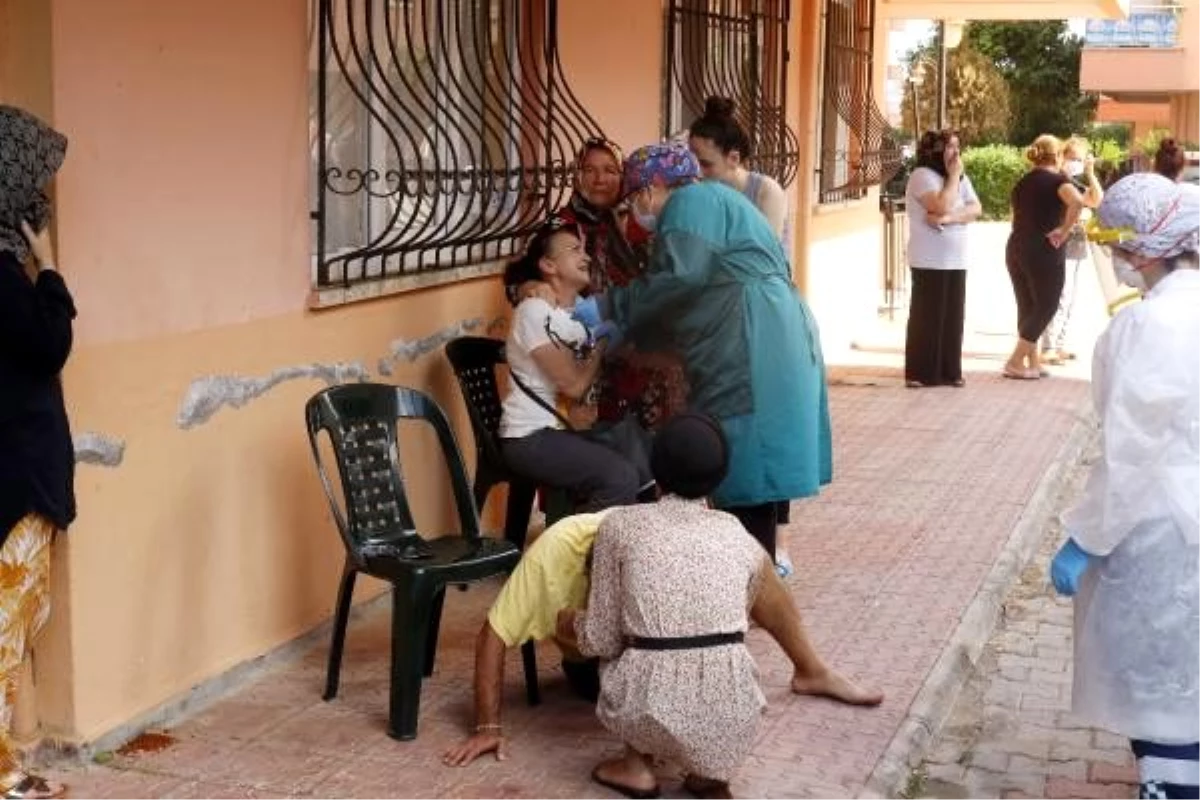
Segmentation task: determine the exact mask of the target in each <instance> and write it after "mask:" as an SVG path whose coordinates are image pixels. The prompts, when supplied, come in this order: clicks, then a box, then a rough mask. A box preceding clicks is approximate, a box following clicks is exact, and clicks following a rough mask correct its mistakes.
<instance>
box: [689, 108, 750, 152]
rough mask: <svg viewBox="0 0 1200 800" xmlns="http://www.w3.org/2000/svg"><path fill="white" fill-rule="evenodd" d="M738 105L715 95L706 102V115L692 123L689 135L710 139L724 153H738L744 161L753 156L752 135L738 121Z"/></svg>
mask: <svg viewBox="0 0 1200 800" xmlns="http://www.w3.org/2000/svg"><path fill="white" fill-rule="evenodd" d="M736 114H737V104H736V103H735V102H734V101H733V100H731V99H730V98H728V97H720V96H718V95H713V96H711V97H709V98H708V99H707V100H705V101H704V113H703V114H702V115H701V116H700V118H699V119H697V120H696V121H695V122H693V123H692V126H691V127H690V128H689V129H688V135H690V136H694V137H696V138H697V139H708V140H710V141H712V143H713V144H715V145H716V146H717V147H718V148H719V149H720V150H721V152H722V153H725V154H727V155H728V154H729V153H731V152H733V151H734V150H736V151H738V154H739V155H741V157H742V160H743V161H748V160H749V159H750V158H751V156H752V153H751V147H750V135H749V134H748V133H746V129H745V128H743V127H742V126H741V123H739V122H738V121H737V118H736Z"/></svg>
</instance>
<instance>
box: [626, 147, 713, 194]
mask: <svg viewBox="0 0 1200 800" xmlns="http://www.w3.org/2000/svg"><path fill="white" fill-rule="evenodd" d="M655 178H658V179H660V180H661V181H662V182H663V184H664V185H665V186H668V187H671V186H680V185H682V184H685V183H693V182H694V181H698V180H700V162H699V161H697V160H696V156H695V154H693V153H692V151H691V150H689V149H688V146H687V145H686V144H683V143H681V142H666V143H664V144H648V145H646V146H645V147H639V148H638V149H637V150H634V151H633V152H632V153H630V154H629V158H627V159H625V178H624V181H623V182H622V187H621V188H622V192H621V194H622V195H623V196H626V197H627V196H629V195H631V194H633V193H634V192H636V191H639V190H641V189H645V188H646V187H647V186H649V185H650V184H652V183H654V179H655Z"/></svg>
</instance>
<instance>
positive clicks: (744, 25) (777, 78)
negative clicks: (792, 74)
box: [663, 0, 800, 186]
mask: <svg viewBox="0 0 1200 800" xmlns="http://www.w3.org/2000/svg"><path fill="white" fill-rule="evenodd" d="M790 9H791V3H790V0H669V2H668V4H667V24H666V39H667V41H666V51H665V52H666V55H667V58H666V59H665V63H666V73H667V75H666V83H665V86H664V95H663V135H664V136H673V135H676V134H677V133H678V132H679V131H680V130H681V129H683V128H685V127H687V126H688V125H690V124H691V123H692V121H693V120H694V119H695V118H696V117H698V116H700V114H701V112H703V110H704V101H705V98H707V97H708V96H709V95H721V96H723V97H729V98H732V99H733V100H735V101H736V102H737V108H738V117H739V121H740V122H741V123H742V124H743V125H744V126H745V128H746V130H747V131H748V132H749V134H750V139H751V142H752V145H753V148H754V157H753V159H752V163H753V165H754V168H755V169H757V170H759V171H761V172H765V173H766V174H768V175H771V176H772V177H774V178H775V179H776V180H778V181H779V182H780V183H781V184H783V185H784V186H787V185H789V184H790V183H791V182H792V181H793V180H794V179H795V177H796V170H797V169H798V165H799V161H800V143H799V140H798V139H797V138H796V134H795V133H794V132H793V131H792V130H791V128H789V127H788V125H787V107H786V105H787V104H786V99H787V69H788V58H789V51H788V47H787V36H788V20H789V16H790Z"/></svg>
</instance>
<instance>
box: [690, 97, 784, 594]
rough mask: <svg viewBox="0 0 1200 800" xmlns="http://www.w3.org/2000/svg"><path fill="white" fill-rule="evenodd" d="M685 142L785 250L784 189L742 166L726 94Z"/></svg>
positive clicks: (744, 155) (712, 100) (746, 150)
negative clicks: (738, 194)
mask: <svg viewBox="0 0 1200 800" xmlns="http://www.w3.org/2000/svg"><path fill="white" fill-rule="evenodd" d="M688 147H690V148H691V151H692V152H693V153H695V155H696V160H697V161H699V162H700V174H701V175H702V176H703V177H704V179H705V180H715V181H721V182H722V183H724V184H726V185H728V186H730V187H732V188H734V189H736V190H738V191H739V192H741V193H742V194H743V195H745V197H746V199H747V200H749V201H750V202H751V203H752V204H753V205H754V207H755V208H757V209H758V210H759V211H761V212H762V215H763V216H764V217H766V218H767V224H769V225H770V226H771V230H772V231H774V232H775V236H776V237H777V238H778V239H779V241H780V243H781V244H782V245H783V246H784V250H785V251H786V250H787V248H788V240H789V239H790V238H791V225H790V224H789V222H790V220H789V217H788V200H787V193H786V192H784V190H783V187H782V186H780V185H779V182H778V181H776V180H775V179H774V178H772V177H771V176H770V175H765V174H763V173H761V172H754V171H752V170H750V169H748V168H747V167H746V163H747V162H748V161H749V160H750V159H751V158H752V145H751V144H750V134H748V133H747V132H746V129H745V128H744V127H742V124H741V123H740V122H738V121H737V104H736V103H735V102H734V101H733V100H731V99H729V98H728V97H719V96H716V95H713V96H711V97H709V98H708V99H707V100H705V101H704V114H702V115H701V116H700V117H699V118H698V119H697V120H696V121H695V122H693V123H692V126H691V128H689V129H688ZM778 512H779V522H780V524H786V523H788V522H789V521H790V520H791V506H790V504H789V503H787V502H783V503H780V504H779V507H778ZM777 535H778V541H777V545H778V548H779V549H778V550H777V552H776V564H777V569H778V571H779V574H780V575H781V576H782V577H785V578H786V577H788V576H789V575H791V574H792V572H794V571H795V567H794V566H793V565H792V559H791V556H790V555H789V553H788V547H787V545H788V542H787V535H786V534H785V533H784V532H783V529H780V531H779V533H778V534H777Z"/></svg>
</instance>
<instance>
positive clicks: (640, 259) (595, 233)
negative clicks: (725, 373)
mask: <svg viewBox="0 0 1200 800" xmlns="http://www.w3.org/2000/svg"><path fill="white" fill-rule="evenodd" d="M624 161H625V160H624V156H623V155H622V153H621V148H620V147H618V146H617V145H616V144H614V143H613V142H610V141H609V140H607V139H604V138H599V137H594V138H591V139H588V140H587V141H585V142H584V143H583V146H582V147H581V148H580V149H579V153H578V155H577V156H576V159H575V191H574V192H573V193H572V194H571V199H570V200H569V201H567V204H566V205H565V206H563V207H562V208H561V209H559V210H558V212H557V214H556V216H558V217H560V218H562V219H564V220H566V221H567V222H569V223H573V224H575V225H577V226H578V227H579V233H580V238H581V239H582V240H583V243H584V249H585V250H586V252H587V254H588V257H589V258H590V259H591V265H590V268H589V269H590V272H591V279H592V282H591V292H592V294H594V295H599V294H603V293H604V292H606V291H608V289H610V288H611V287H614V286H627V285H628V284H629V283H630V282H631V281H633V280H634V279H635V278H637V277H638V276H639V275H641V274H642V272H643V271H644V270H645V268H646V264H647V263H648V260H649V254H650V239H651V235H650V233H649V232H648V231H647V230H646V229H645V228H643V227H641V226H640V225H638V223H637V220H635V219H634V217H633V215H632V214H629V213H628V210H627V209H626V208H625V206H624V204H623V203H621V202H620V199H621V174H622V173H621V170H622V168H623V166H624ZM533 288H534V287H533V286H521V287H515V286H513V287H507V289H508V292H509V299H510V300H511V301H512V302H513V305H514V306H515V305H516V304H517V302H518V301H519V297H518V295H519V294H524V293H528V292H529V291H532V290H533ZM580 320H581V321H582V322H584V323H585V324H589V322H593V320H589V319H588V318H587V317H586V316H581V317H580ZM686 396H687V383H686V379H685V377H684V372H683V365H682V362H681V361H680V360H679V358H678V357H677V356H676V355H675V354H674V353H672V352H653V353H651V352H641V351H635V350H633V349H631V348H628V347H627V348H624V349H620V350H616V351H614V352H613V354H612V355H611V356H610V357H609V359H608V363H607V364H606V365H605V368H604V372H603V374H602V375H601V377H600V379H599V380H598V381H597V383H596V387H595V389H594V390H593V392H591V393H590V397H589V399H588V403H587V405H588V406H589V407H590V409H591V411H592V413H593V414H594V416H595V417H596V418H598V419H600V420H606V421H616V420H619V419H621V418H622V417H624V416H626V415H627V414H635V415H636V417H637V420H638V422H639V423H640V424H641V425H642V427H644V428H646V429H654V428H657V427H658V426H659V425H661V424H662V423H663V422H665V421H666V420H667V418H668V417H670V416H671V415H672V414H674V413H676V412H677V411H679V410H681V409H682V408H683V402H684V398H685V397H686ZM572 416H573V417H574V418H575V419H576V420H579V416H578V415H576V414H573V415H572ZM582 416H584V417H585V418H586V417H588V416H591V415H590V414H587V413H584V414H583V415H582ZM584 421H586V420H584ZM588 424H590V423H588Z"/></svg>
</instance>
